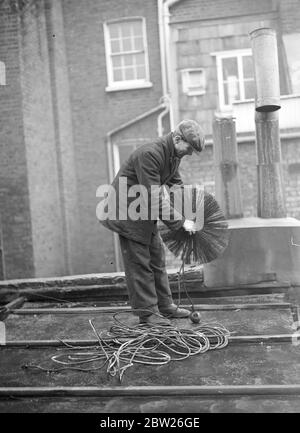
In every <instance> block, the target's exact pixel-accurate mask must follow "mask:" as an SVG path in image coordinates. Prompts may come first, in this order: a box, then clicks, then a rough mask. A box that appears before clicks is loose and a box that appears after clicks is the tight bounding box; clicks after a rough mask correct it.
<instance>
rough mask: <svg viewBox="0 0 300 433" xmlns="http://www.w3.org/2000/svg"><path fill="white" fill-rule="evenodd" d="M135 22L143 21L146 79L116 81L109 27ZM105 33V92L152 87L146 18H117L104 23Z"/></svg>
mask: <svg viewBox="0 0 300 433" xmlns="http://www.w3.org/2000/svg"><path fill="white" fill-rule="evenodd" d="M133 20H141V21H142V35H143V44H144V47H143V51H144V56H145V72H146V77H145V78H144V79H134V80H126V81H125V80H124V81H114V78H113V66H112V52H111V46H110V32H109V25H110V24H116V23H122V22H126V21H133ZM103 32H104V45H105V58H106V73H107V83H108V85H107V86H106V88H105V90H106V91H107V92H110V91H118V90H130V89H139V88H145V87H152V83H151V81H150V71H149V53H148V41H147V29H146V19H145V17H142V16H130V17H123V18H117V19H113V20H108V21H105V22H104V23H103Z"/></svg>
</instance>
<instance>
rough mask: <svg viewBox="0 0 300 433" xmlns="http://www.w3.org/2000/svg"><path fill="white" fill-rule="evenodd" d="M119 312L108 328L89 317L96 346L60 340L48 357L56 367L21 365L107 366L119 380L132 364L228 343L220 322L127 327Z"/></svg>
mask: <svg viewBox="0 0 300 433" xmlns="http://www.w3.org/2000/svg"><path fill="white" fill-rule="evenodd" d="M120 314H126V312H117V313H115V314H114V315H113V318H114V322H115V324H114V325H113V326H112V327H111V328H110V330H109V331H107V330H103V331H100V332H99V331H98V330H97V329H96V328H95V326H94V324H93V321H92V320H91V319H90V320H89V324H90V326H91V328H92V330H93V332H94V334H95V336H96V338H97V340H98V344H97V345H92V346H85V347H80V346H73V345H70V344H67V343H64V342H63V341H62V343H63V344H64V346H65V347H64V348H63V352H62V353H60V354H57V355H53V356H52V357H51V360H52V361H53V362H55V363H56V364H59V367H56V368H47V367H43V366H41V365H32V364H28V365H24V366H23V368H30V369H39V370H42V371H46V372H47V373H54V372H60V371H63V370H77V371H89V372H92V371H95V370H99V369H102V368H104V367H106V371H107V373H108V374H109V375H110V376H118V378H119V380H120V382H121V381H122V377H123V375H124V373H125V371H126V370H127V369H128V368H129V367H132V366H133V365H134V364H144V365H163V364H168V363H169V362H171V361H180V360H183V359H186V358H189V357H190V356H193V355H198V354H201V353H205V352H207V351H208V350H215V349H222V348H224V347H226V346H227V344H228V337H229V334H230V333H229V331H228V330H227V329H226V328H225V327H224V326H222V325H221V324H219V323H203V324H201V325H200V326H197V328H193V329H182V328H178V327H175V326H172V325H156V326H149V325H144V324H139V325H136V326H128V325H126V324H125V323H123V322H122V321H121V320H120V319H119V318H117V316H118V315H120ZM85 366H86V367H85Z"/></svg>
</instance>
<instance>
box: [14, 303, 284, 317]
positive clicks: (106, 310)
mask: <svg viewBox="0 0 300 433" xmlns="http://www.w3.org/2000/svg"><path fill="white" fill-rule="evenodd" d="M181 306H185V307H188V308H190V307H191V305H186V304H181ZM194 308H195V309H196V310H199V311H214V310H224V311H225V310H227V311H230V310H253V309H257V310H265V309H275V308H280V309H284V308H291V304H290V303H287V302H281V303H280V302H278V303H276V304H275V303H265V304H218V305H212V304H194ZM115 311H131V308H130V307H127V306H114V307H109V306H106V307H78V308H63V307H62V308H22V309H16V310H14V309H13V310H11V312H12V313H13V314H15V315H31V314H86V313H109V312H115Z"/></svg>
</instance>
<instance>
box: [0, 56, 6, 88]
mask: <svg viewBox="0 0 300 433" xmlns="http://www.w3.org/2000/svg"><path fill="white" fill-rule="evenodd" d="M0 86H6V65H5V63H4V62H2V61H1V60H0Z"/></svg>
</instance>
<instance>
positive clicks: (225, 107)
mask: <svg viewBox="0 0 300 433" xmlns="http://www.w3.org/2000/svg"><path fill="white" fill-rule="evenodd" d="M210 55H211V56H215V57H216V66H217V78H218V92H219V103H220V110H221V111H229V110H232V105H231V104H225V95H224V88H223V85H224V81H225V80H224V77H223V67H222V60H223V59H226V58H231V57H235V58H237V67H238V75H239V76H238V83H239V93H240V99H239V100H236V102H247V101H254V98H245V87H244V85H243V83H244V71H243V65H242V58H243V57H245V56H252V58H253V53H252V49H251V48H244V49H237V50H226V51H217V52H214V53H211V54H210ZM253 79H254V76H253ZM249 81H250V80H249Z"/></svg>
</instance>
